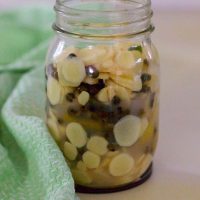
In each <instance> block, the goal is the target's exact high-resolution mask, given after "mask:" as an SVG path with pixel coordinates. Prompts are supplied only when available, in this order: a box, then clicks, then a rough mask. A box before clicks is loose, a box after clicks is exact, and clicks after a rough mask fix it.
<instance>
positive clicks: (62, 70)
mask: <svg viewBox="0 0 200 200" xmlns="http://www.w3.org/2000/svg"><path fill="white" fill-rule="evenodd" d="M55 11H56V22H55V24H54V25H53V29H54V30H55V32H56V36H55V38H54V40H53V42H52V44H51V45H50V48H49V52H48V55H47V61H46V79H47V125H48V127H49V130H50V132H51V134H52V136H53V138H54V139H55V141H56V142H57V144H58V145H59V147H60V149H61V150H62V152H63V154H64V156H65V159H66V162H67V163H68V166H69V167H70V169H71V172H72V175H73V177H74V180H75V183H76V189H77V191H79V192H80V191H81V192H97V193H98V192H113V191H119V190H124V189H127V188H131V187H134V186H137V185H139V184H141V183H143V182H144V181H145V180H147V179H148V178H149V177H150V175H151V172H152V158H153V154H154V152H155V148H156V143H157V138H158V103H159V99H158V97H159V61H158V54H157V51H156V49H155V47H154V45H153V44H152V42H151V38H150V34H151V33H152V31H153V30H154V27H153V25H152V24H151V17H152V10H151V2H150V0H134V1H132V0H127V1H121V0H113V1H112V0H111V1H105V0H85V1H78V0H57V2H56V5H55Z"/></svg>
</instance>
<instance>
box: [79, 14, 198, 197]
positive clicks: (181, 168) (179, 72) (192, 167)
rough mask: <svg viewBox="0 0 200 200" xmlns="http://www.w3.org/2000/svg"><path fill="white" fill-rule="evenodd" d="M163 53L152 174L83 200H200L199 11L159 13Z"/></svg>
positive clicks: (156, 34)
mask: <svg viewBox="0 0 200 200" xmlns="http://www.w3.org/2000/svg"><path fill="white" fill-rule="evenodd" d="M154 24H155V25H156V27H157V28H156V31H155V32H154V34H153V39H154V43H155V44H156V46H157V47H158V49H159V51H160V56H161V113H160V140H159V145H158V149H157V153H156V155H155V161H154V173H153V176H152V178H151V179H150V180H149V181H148V182H146V183H145V184H143V185H142V186H140V187H138V188H135V189H132V190H128V191H125V192H120V193H114V194H109V195H87V194H78V195H79V197H80V198H81V200H200V12H198V13H192V12H191V13H170V12H167V13H156V14H155V17H154Z"/></svg>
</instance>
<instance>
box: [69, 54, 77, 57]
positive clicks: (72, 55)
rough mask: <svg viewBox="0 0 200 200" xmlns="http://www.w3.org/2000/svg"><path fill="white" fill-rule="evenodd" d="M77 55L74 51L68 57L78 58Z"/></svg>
mask: <svg viewBox="0 0 200 200" xmlns="http://www.w3.org/2000/svg"><path fill="white" fill-rule="evenodd" d="M76 57H77V56H76V54H74V53H71V54H69V56H68V58H76Z"/></svg>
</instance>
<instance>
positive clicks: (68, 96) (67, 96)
mask: <svg viewBox="0 0 200 200" xmlns="http://www.w3.org/2000/svg"><path fill="white" fill-rule="evenodd" d="M74 99H75V95H74V94H73V93H68V94H67V95H66V100H67V101H69V102H73V100H74Z"/></svg>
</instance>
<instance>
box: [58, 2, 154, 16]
mask: <svg viewBox="0 0 200 200" xmlns="http://www.w3.org/2000/svg"><path fill="white" fill-rule="evenodd" d="M72 1H73V0H57V1H56V5H55V7H54V8H55V10H59V8H58V7H63V8H65V9H69V10H71V11H72V12H73V11H74V12H79V13H86V12H87V13H88V12H89V13H111V14H112V13H118V12H122V13H126V12H133V11H139V10H142V9H145V8H148V7H151V0H142V1H143V2H141V0H139V1H138V0H126V2H130V3H136V4H140V5H141V6H139V7H134V8H132V7H130V8H128V9H127V8H126V9H121V10H114V9H112V10H91V9H81V8H75V7H71V6H69V5H66V4H65V3H69V2H72Z"/></svg>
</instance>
